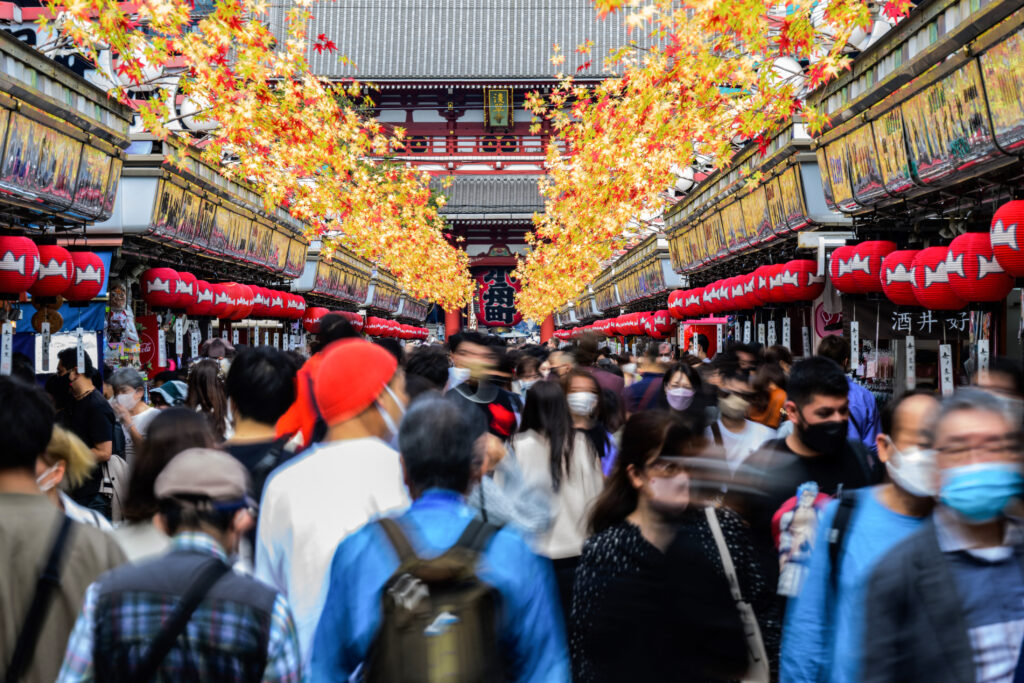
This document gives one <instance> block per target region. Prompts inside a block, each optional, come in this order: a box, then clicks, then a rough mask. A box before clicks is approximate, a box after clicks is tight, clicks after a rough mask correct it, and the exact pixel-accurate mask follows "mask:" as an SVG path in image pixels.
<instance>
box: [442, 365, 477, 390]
mask: <svg viewBox="0 0 1024 683" xmlns="http://www.w3.org/2000/svg"><path fill="white" fill-rule="evenodd" d="M472 374H473V371H472V370H470V369H469V368H457V367H455V366H454V365H453V366H452V367H450V368H448V386H449V387H450V388H455V387H457V386H458V385H460V384H462V383H463V382H465V381H467V380H468V379H469V378H470V376H471V375H472Z"/></svg>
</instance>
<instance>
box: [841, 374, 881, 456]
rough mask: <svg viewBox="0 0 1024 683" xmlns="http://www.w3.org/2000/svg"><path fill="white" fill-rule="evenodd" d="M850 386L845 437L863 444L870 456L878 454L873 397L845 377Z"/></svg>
mask: <svg viewBox="0 0 1024 683" xmlns="http://www.w3.org/2000/svg"><path fill="white" fill-rule="evenodd" d="M846 382H847V383H848V384H849V385H850V428H849V431H848V432H847V436H849V438H851V439H853V440H854V441H860V442H861V443H863V444H864V445H865V446H866V447H867V449H868V450H869V451H871V453H872V454H877V453H878V444H877V443H876V442H875V438H876V437H877V436H878V432H879V431H880V429H881V425H880V423H879V421H878V405H877V404H876V403H875V397H874V395H873V394H872V393H871V392H870V391H868V390H867V389H865V388H864V387H862V386H861V385H859V384H857V383H856V382H854V381H853V379H852V378H850V377H847V378H846Z"/></svg>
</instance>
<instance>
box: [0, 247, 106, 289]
mask: <svg viewBox="0 0 1024 683" xmlns="http://www.w3.org/2000/svg"><path fill="white" fill-rule="evenodd" d="M38 275H39V248H38V247H36V243H35V242H33V241H32V240H30V239H29V238H27V237H18V236H15V235H4V236H2V237H0V294H21V293H22V292H27V291H28V290H29V287H31V286H32V285H33V284H35V281H36V278H37V277H38ZM101 281H102V278H101Z"/></svg>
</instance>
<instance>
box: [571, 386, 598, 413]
mask: <svg viewBox="0 0 1024 683" xmlns="http://www.w3.org/2000/svg"><path fill="white" fill-rule="evenodd" d="M565 400H566V401H567V402H568V403H569V412H571V413H572V414H573V415H579V416H581V417H590V416H591V415H592V414H593V413H594V408H596V407H597V394H592V393H590V392H589V391H573V392H571V393H570V394H569V395H568V396H566V397H565Z"/></svg>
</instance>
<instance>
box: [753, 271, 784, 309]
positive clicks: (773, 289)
mask: <svg viewBox="0 0 1024 683" xmlns="http://www.w3.org/2000/svg"><path fill="white" fill-rule="evenodd" d="M784 270H786V264H785V263H777V264H775V265H772V266H767V267H766V268H765V270H764V272H763V273H762V274H761V275H760V276H758V282H760V279H761V278H762V277H763V278H764V281H765V285H766V286H765V289H764V293H765V296H764V300H765V303H767V304H781V303H785V302H786V295H785V294H783V290H782V286H783V281H784V280H785V279H786V278H784V277H783V274H782V273H783V271H784Z"/></svg>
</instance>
